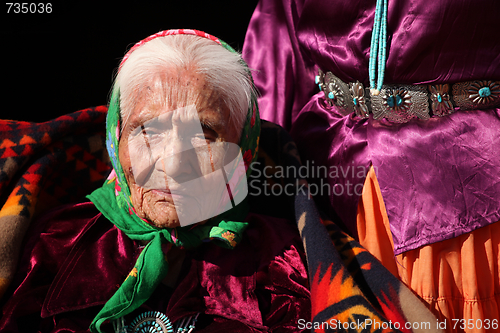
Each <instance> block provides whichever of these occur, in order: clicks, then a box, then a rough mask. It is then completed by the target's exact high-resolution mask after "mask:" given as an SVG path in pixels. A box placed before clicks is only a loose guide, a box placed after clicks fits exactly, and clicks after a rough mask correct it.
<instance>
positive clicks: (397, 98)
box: [396, 95, 403, 106]
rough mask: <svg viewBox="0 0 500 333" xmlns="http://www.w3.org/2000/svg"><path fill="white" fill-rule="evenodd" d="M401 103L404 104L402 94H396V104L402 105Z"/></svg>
mask: <svg viewBox="0 0 500 333" xmlns="http://www.w3.org/2000/svg"><path fill="white" fill-rule="evenodd" d="M401 104H403V99H402V98H401V96H399V95H396V105H397V106H401Z"/></svg>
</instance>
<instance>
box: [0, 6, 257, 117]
mask: <svg viewBox="0 0 500 333" xmlns="http://www.w3.org/2000/svg"><path fill="white" fill-rule="evenodd" d="M59 2H60V3H54V2H53V3H52V10H53V11H52V13H50V14H48V13H47V14H38V13H37V14H31V13H26V14H21V13H19V14H16V13H13V12H12V10H13V9H11V13H9V14H7V6H5V7H4V9H3V10H4V14H3V17H4V19H3V20H2V21H3V22H4V23H3V25H4V27H3V31H2V53H3V54H4V56H3V58H4V64H3V69H2V79H3V81H4V82H5V83H4V87H6V89H5V88H4V89H3V92H2V96H3V98H2V99H3V103H2V105H1V107H0V119H14V120H24V121H33V122H43V121H47V120H50V119H53V118H55V117H57V116H60V115H62V114H65V113H71V112H74V111H77V110H80V109H83V108H87V107H92V106H98V105H106V104H107V102H108V98H109V92H110V90H111V85H112V83H113V78H114V75H115V73H116V68H117V66H118V64H119V62H120V59H121V57H123V55H124V54H125V53H126V51H127V50H128V49H129V48H130V47H131V46H132V45H133V44H135V43H136V42H138V41H139V40H141V39H143V38H145V37H147V36H149V35H151V34H154V33H156V32H158V31H161V30H167V29H179V28H186V29H198V30H202V31H205V32H207V33H210V34H212V35H215V36H217V37H219V38H221V39H222V40H224V41H226V42H227V43H228V44H230V45H231V46H233V47H234V48H236V49H237V50H241V48H242V46H243V40H244V37H245V32H246V29H247V27H248V22H249V20H250V17H251V15H252V12H253V11H254V9H255V6H256V5H257V0H252V1H248V0H244V1H234V0H233V1H227V0H223V1H154V2H145V1H141V2H139V1H129V2H126V1H123V2H104V1H101V2H100V3H97V2H96V3H94V2H92V1H65V2H62V1H59Z"/></svg>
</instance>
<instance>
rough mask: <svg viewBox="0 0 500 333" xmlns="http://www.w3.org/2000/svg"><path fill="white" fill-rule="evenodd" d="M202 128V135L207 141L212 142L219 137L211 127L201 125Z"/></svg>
mask: <svg viewBox="0 0 500 333" xmlns="http://www.w3.org/2000/svg"><path fill="white" fill-rule="evenodd" d="M202 129H203V136H204V137H205V139H206V140H207V141H211V142H214V141H215V140H217V138H218V137H219V135H218V134H217V132H216V131H214V130H213V129H211V128H210V127H208V126H206V125H202Z"/></svg>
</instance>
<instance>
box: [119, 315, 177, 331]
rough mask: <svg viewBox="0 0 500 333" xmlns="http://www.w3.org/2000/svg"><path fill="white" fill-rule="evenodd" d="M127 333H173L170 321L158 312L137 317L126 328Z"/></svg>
mask: <svg viewBox="0 0 500 333" xmlns="http://www.w3.org/2000/svg"><path fill="white" fill-rule="evenodd" d="M127 332H128V333H173V332H174V328H173V326H172V323H171V322H170V319H168V317H167V316H166V315H165V314H163V313H161V312H159V311H148V312H144V313H142V314H140V315H138V316H137V317H136V318H135V319H134V320H133V321H132V322H131V323H130V325H129V326H128V330H127Z"/></svg>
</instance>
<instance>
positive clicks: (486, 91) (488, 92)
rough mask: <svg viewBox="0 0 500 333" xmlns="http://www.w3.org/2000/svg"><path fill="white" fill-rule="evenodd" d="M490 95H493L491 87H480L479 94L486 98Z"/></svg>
mask: <svg viewBox="0 0 500 333" xmlns="http://www.w3.org/2000/svg"><path fill="white" fill-rule="evenodd" d="M490 95H491V90H490V87H482V88H481V89H479V96H481V97H483V98H484V97H488V96H490Z"/></svg>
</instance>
